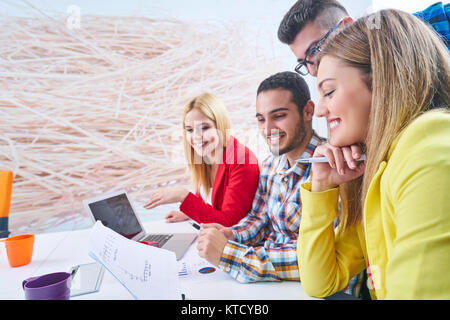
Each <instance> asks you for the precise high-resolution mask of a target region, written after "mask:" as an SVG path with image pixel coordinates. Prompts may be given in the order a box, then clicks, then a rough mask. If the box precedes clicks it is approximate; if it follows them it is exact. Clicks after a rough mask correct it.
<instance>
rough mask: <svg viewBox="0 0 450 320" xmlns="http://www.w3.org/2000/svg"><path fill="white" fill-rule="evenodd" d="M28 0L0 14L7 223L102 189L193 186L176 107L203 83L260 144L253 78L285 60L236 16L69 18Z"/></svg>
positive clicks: (0, 144) (69, 213) (47, 216)
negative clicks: (222, 19)
mask: <svg viewBox="0 0 450 320" xmlns="http://www.w3.org/2000/svg"><path fill="white" fill-rule="evenodd" d="M35 9H36V13H35V15H34V16H33V17H29V18H22V17H12V16H6V17H2V19H1V20H0V28H1V30H3V32H1V33H0V43H2V45H1V46H0V167H1V168H2V169H8V170H11V171H13V172H14V184H13V192H12V203H11V212H10V227H9V229H10V230H11V231H12V232H13V233H16V234H17V233H23V232H42V231H45V230H46V229H47V228H49V227H54V226H57V225H58V224H62V223H64V222H67V221H69V220H73V219H77V217H80V216H84V215H85V213H84V212H83V208H82V199H83V198H86V197H90V196H93V195H96V194H98V193H102V192H110V191H114V190H118V189H126V190H127V191H128V192H129V194H130V196H131V198H132V199H133V200H135V201H144V200H145V199H147V197H148V195H149V193H150V192H151V190H152V189H154V188H156V187H159V186H165V185H170V184H175V183H176V184H181V185H189V175H188V172H187V170H186V165H185V161H184V155H183V147H182V143H181V138H182V131H181V116H182V110H183V107H184V105H185V104H186V103H187V102H188V101H189V100H190V99H191V98H192V97H194V96H196V95H198V94H201V93H203V92H210V93H213V94H216V95H217V96H219V97H220V98H221V99H222V100H223V101H224V102H225V105H226V106H227V108H228V110H229V112H230V117H231V122H232V134H234V135H235V136H236V137H237V138H238V139H239V140H240V141H241V142H242V143H244V144H247V145H249V146H250V147H251V148H255V141H254V140H255V139H256V133H254V130H255V128H256V125H255V122H254V121H255V120H254V101H255V96H256V88H257V86H258V84H259V83H260V82H261V81H262V80H263V79H265V78H266V77H267V76H269V75H270V74H273V73H275V72H278V71H280V70H279V68H277V66H278V65H279V64H278V63H277V61H276V59H275V58H274V57H270V55H269V54H267V52H265V51H264V50H261V49H258V48H257V47H255V46H252V45H251V44H250V43H249V42H248V41H246V40H245V39H248V34H246V35H245V38H244V34H245V32H246V31H245V30H243V29H242V28H241V27H239V26H238V25H218V24H215V25H208V24H204V23H202V24H200V23H199V24H193V23H186V22H183V21H178V20H173V19H162V18H149V17H136V16H127V17H125V16H122V17H111V16H88V15H83V19H82V25H81V27H79V28H69V27H68V23H67V22H68V21H67V16H61V17H57V16H56V17H55V16H53V15H49V14H47V13H45V12H43V11H41V10H39V9H37V8H35ZM5 30H7V32H6V31H5ZM254 151H255V152H257V153H258V150H256V149H255V150H254Z"/></svg>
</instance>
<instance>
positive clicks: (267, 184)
mask: <svg viewBox="0 0 450 320" xmlns="http://www.w3.org/2000/svg"><path fill="white" fill-rule="evenodd" d="M323 141H325V140H324V139H322V138H320V137H319V136H317V135H316V133H313V136H312V138H311V140H310V142H309V144H308V146H307V147H306V150H305V152H304V153H303V154H302V155H301V157H300V158H309V157H311V156H312V155H313V153H314V150H315V149H316V147H317V146H319V145H320V144H321V143H322V142H323ZM310 171H311V165H310V164H308V165H304V164H300V163H298V162H297V163H296V164H295V165H294V166H292V167H291V168H289V165H288V161H287V158H286V156H285V155H281V156H279V157H274V156H269V157H268V158H267V159H266V160H265V161H264V162H263V164H262V168H261V171H260V176H259V183H258V188H257V190H256V194H255V198H254V200H253V205H252V209H251V211H250V212H249V213H248V215H247V216H246V217H244V218H243V219H242V220H241V221H239V223H238V224H236V225H234V226H233V227H232V230H233V234H234V238H235V241H228V243H227V245H226V246H225V248H224V250H223V253H222V256H221V258H220V262H219V268H220V269H221V270H223V271H225V272H228V273H229V274H230V275H231V276H232V277H233V278H235V279H236V280H238V281H239V282H255V281H280V280H299V273H298V265H297V252H296V249H297V237H298V229H299V226H300V218H301V209H302V206H301V202H300V185H301V184H302V183H304V182H306V181H307V180H308V179H309V176H310Z"/></svg>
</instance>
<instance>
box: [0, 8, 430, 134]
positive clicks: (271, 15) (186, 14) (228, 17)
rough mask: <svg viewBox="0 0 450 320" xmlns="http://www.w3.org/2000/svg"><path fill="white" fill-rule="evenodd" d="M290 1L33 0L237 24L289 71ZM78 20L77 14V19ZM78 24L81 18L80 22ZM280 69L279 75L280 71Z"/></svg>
mask: <svg viewBox="0 0 450 320" xmlns="http://www.w3.org/2000/svg"><path fill="white" fill-rule="evenodd" d="M435 1H436V0H409V1H404V0H373V1H372V0H358V1H357V0H341V1H340V2H341V3H342V4H343V5H344V6H345V7H346V8H347V10H348V11H349V14H350V15H351V16H353V17H354V18H358V17H360V16H362V15H364V14H365V13H367V12H369V11H370V10H374V9H375V10H377V9H381V8H387V7H393V8H398V9H402V10H405V11H408V12H415V11H418V10H422V9H424V8H426V7H427V6H429V5H431V4H432V3H434V2H435ZM295 2H296V1H295V0H246V1H242V0H189V1H183V0H152V1H148V0H147V1H146V0H127V1H123V0H113V1H108V0H94V1H93V0H42V1H39V2H36V1H34V2H33V3H34V4H36V6H38V7H39V8H40V9H44V10H45V11H46V12H47V13H52V12H54V13H62V14H67V8H68V7H69V6H70V5H76V6H78V7H79V8H80V10H81V15H83V14H102V15H133V14H136V15H142V16H146V15H150V16H154V15H157V16H164V17H173V18H178V19H182V20H187V21H201V22H205V21H206V22H210V23H225V24H227V23H233V24H235V23H240V24H243V25H245V26H246V27H247V28H249V29H250V30H253V31H255V32H256V33H257V34H258V37H256V38H253V39H249V40H250V41H255V43H256V44H257V45H258V46H260V47H262V48H264V50H267V54H271V55H275V56H279V57H280V59H282V62H283V68H284V70H293V68H294V67H295V65H296V59H295V58H294V56H293V55H292V53H291V52H290V50H289V48H288V47H287V46H286V45H284V44H282V43H280V42H279V41H278V39H277V30H278V25H279V23H280V21H281V19H282V18H283V16H284V14H285V13H286V12H287V10H289V8H290V7H291V6H292V5H293V4H294V3H295ZM30 12H31V11H30V9H29V8H27V6H26V5H24V4H21V3H17V2H16V1H14V2H13V1H10V2H0V14H7V15H27V14H29V13H30ZM81 17H82V16H81ZM81 24H82V19H81ZM284 70H280V71H284ZM306 80H307V82H308V84H309V87H310V90H311V94H312V98H313V101H315V102H317V99H318V94H317V90H316V81H315V78H312V77H310V76H307V77H306ZM313 126H314V128H315V129H316V130H317V131H318V133H319V134H321V135H323V136H326V135H327V130H326V124H325V121H324V119H314V121H313Z"/></svg>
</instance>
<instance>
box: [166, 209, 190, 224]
mask: <svg viewBox="0 0 450 320" xmlns="http://www.w3.org/2000/svg"><path fill="white" fill-rule="evenodd" d="M165 218H166V222H179V221H186V220H189V217H188V216H187V215H185V214H184V213H183V212H181V211H170V212H169V213H168V214H167V215H166V217H165Z"/></svg>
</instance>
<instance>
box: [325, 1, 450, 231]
mask: <svg viewBox="0 0 450 320" xmlns="http://www.w3.org/2000/svg"><path fill="white" fill-rule="evenodd" d="M324 55H332V56H334V57H336V58H338V59H340V61H341V62H343V63H345V64H347V65H349V66H351V67H355V68H357V69H359V70H360V71H361V75H362V79H363V80H364V81H365V82H366V84H367V86H368V87H369V89H370V90H371V91H372V105H371V110H370V115H369V124H368V129H367V138H366V141H365V148H366V155H367V161H366V169H365V172H364V176H363V177H361V178H360V179H357V180H354V181H351V182H349V183H347V184H345V185H344V186H342V188H341V189H342V190H341V196H342V198H343V199H344V201H345V202H346V203H345V206H346V210H344V212H343V217H342V220H343V221H344V226H345V228H348V227H350V226H352V225H354V224H356V223H358V222H361V221H362V214H363V212H362V208H363V207H364V202H365V197H366V195H367V191H368V189H369V185H370V182H371V181H372V179H373V177H374V175H375V174H376V172H377V170H378V168H379V165H380V163H381V162H382V161H384V160H386V159H387V155H388V152H389V148H390V147H391V145H392V143H393V141H394V140H395V138H396V137H397V136H398V135H399V134H400V132H401V131H402V130H403V129H404V128H406V127H407V126H408V125H409V124H410V123H411V122H412V121H413V120H414V119H416V118H417V117H419V116H420V115H421V114H423V113H424V112H426V111H428V110H430V109H437V108H444V109H446V110H448V109H449V106H450V81H449V80H450V79H449V77H450V64H449V52H448V49H447V48H446V47H445V45H444V44H443V43H442V42H441V40H440V39H439V37H438V36H437V34H436V33H435V32H434V30H433V29H431V28H430V27H428V26H427V25H426V24H425V23H424V22H422V21H421V20H419V19H418V18H416V17H414V16H413V15H411V14H408V13H405V12H402V11H399V10H393V9H389V10H382V11H379V12H376V13H374V14H371V15H368V16H366V17H363V18H360V19H358V20H357V21H355V23H354V24H352V25H350V26H348V27H347V28H345V29H343V30H342V31H341V32H339V33H338V34H336V36H335V37H334V38H333V39H332V40H331V41H330V42H329V43H328V44H327V46H326V47H325V48H323V49H322V52H321V54H320V56H319V59H321V58H322V57H323V56H324ZM319 63H320V60H319Z"/></svg>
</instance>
